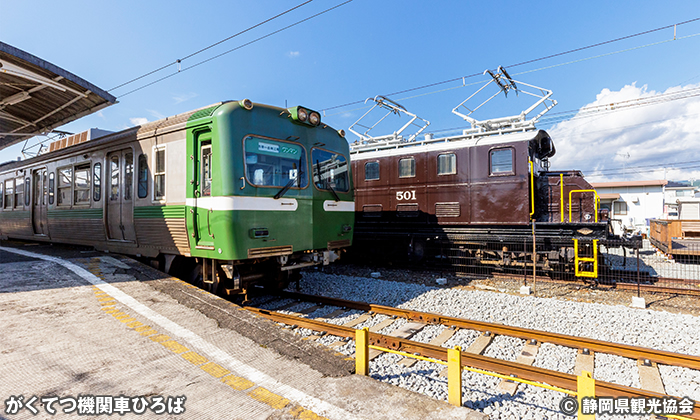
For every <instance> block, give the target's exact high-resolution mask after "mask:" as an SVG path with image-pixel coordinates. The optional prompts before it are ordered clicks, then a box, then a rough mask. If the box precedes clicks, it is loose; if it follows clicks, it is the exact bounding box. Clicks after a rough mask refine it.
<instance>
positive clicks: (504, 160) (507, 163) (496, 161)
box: [491, 149, 513, 175]
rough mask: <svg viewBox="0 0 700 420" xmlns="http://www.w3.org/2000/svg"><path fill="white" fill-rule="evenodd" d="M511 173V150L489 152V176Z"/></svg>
mask: <svg viewBox="0 0 700 420" xmlns="http://www.w3.org/2000/svg"><path fill="white" fill-rule="evenodd" d="M509 173H513V149H495V150H491V175H503V174H509Z"/></svg>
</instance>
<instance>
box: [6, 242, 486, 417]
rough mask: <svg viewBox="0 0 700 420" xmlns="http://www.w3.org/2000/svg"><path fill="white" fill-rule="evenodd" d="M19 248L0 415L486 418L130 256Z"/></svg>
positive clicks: (13, 264) (9, 282) (10, 265)
mask: <svg viewBox="0 0 700 420" xmlns="http://www.w3.org/2000/svg"><path fill="white" fill-rule="evenodd" d="M26 245H27V244H21V243H20V244H16V243H14V244H13V243H7V242H6V243H3V245H2V246H0V326H1V327H0V403H1V404H0V407H1V408H0V420H5V419H49V418H50V419H54V418H56V419H62V418H76V417H82V418H105V417H106V416H108V415H109V414H110V413H111V415H112V416H118V417H117V418H141V419H143V418H158V419H171V418H178V419H222V418H226V419H241V420H243V419H245V420H253V419H280V420H282V419H323V418H327V419H339V420H340V419H343V420H344V419H416V420H425V419H472V418H473V419H483V418H487V416H485V415H483V414H481V413H478V412H474V411H472V410H469V409H467V408H465V407H453V406H450V405H448V404H447V403H445V402H441V401H435V400H433V399H431V398H428V397H425V396H422V395H419V394H415V393H412V392H409V391H406V390H404V389H401V388H398V387H394V386H391V385H388V384H385V383H381V382H378V381H375V380H373V379H370V378H367V377H361V376H356V375H352V374H349V370H350V369H351V368H349V367H351V366H352V363H353V362H352V360H346V359H344V358H343V356H342V355H337V354H334V353H332V351H329V350H326V348H322V347H321V346H320V345H317V344H313V343H310V342H308V341H302V340H300V339H298V338H296V337H295V336H294V335H293V334H291V333H290V332H288V331H285V330H284V329H282V328H278V327H277V326H276V325H275V324H274V323H271V322H269V321H267V320H264V319H261V318H255V317H254V316H253V315H252V314H250V313H249V312H247V311H245V310H241V309H240V308H238V307H237V306H236V305H234V304H232V303H230V302H228V301H226V300H223V299H221V298H219V297H217V296H214V295H211V294H209V293H207V292H204V291H202V290H200V289H197V288H195V287H194V286H191V285H189V284H187V283H184V282H182V281H180V280H177V279H174V278H171V277H167V276H165V275H162V274H160V273H158V272H155V271H154V270H152V269H151V268H150V267H147V266H145V265H143V264H141V263H139V262H137V261H134V260H131V259H128V258H125V257H121V256H116V255H113V254H102V253H97V252H95V251H90V250H86V249H83V250H80V249H76V248H61V247H52V246H47V245H37V246H26ZM309 361H312V362H309ZM316 362H317V363H316ZM33 411H36V415H35V414H34V413H33ZM139 413H142V414H139ZM113 418H114V417H113Z"/></svg>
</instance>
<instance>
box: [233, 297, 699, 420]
mask: <svg viewBox="0 0 700 420" xmlns="http://www.w3.org/2000/svg"><path fill="white" fill-rule="evenodd" d="M279 297H280V298H283V299H292V300H293V301H294V302H308V303H311V304H313V305H312V306H311V307H309V308H307V309H306V310H304V311H302V312H303V313H311V312H312V311H313V310H314V309H317V308H318V307H322V306H334V307H338V308H339V309H338V310H336V311H335V312H334V313H335V314H340V313H342V312H343V311H348V310H358V311H362V312H364V313H363V314H362V315H360V316H359V317H358V318H355V319H354V320H352V321H350V322H349V323H347V324H345V325H336V324H332V323H329V322H325V321H322V320H318V319H309V318H306V317H305V316H304V314H303V313H299V314H295V313H281V312H279V310H284V309H286V308H291V307H292V306H293V304H289V305H284V306H282V307H280V308H276V309H277V310H270V309H261V308H257V307H250V306H249V307H246V309H247V310H249V311H251V312H253V313H256V314H257V315H259V316H262V317H265V318H268V319H270V320H272V321H275V322H279V323H283V324H286V325H290V326H293V327H295V328H296V327H299V328H306V329H310V330H312V331H315V332H316V333H317V334H315V335H313V336H312V337H311V338H318V337H321V336H323V335H326V334H330V335H333V336H337V337H341V338H343V339H345V341H349V340H351V339H354V338H355V334H356V328H355V327H356V326H358V325H360V324H361V323H363V322H364V321H366V320H368V319H370V318H371V317H372V316H375V315H385V316H387V317H388V318H387V320H385V321H384V322H382V323H380V324H379V325H377V326H375V327H374V328H372V329H371V330H370V332H369V344H370V345H373V346H378V347H382V348H387V349H391V350H395V351H401V352H404V353H409V354H414V355H420V356H423V357H427V358H432V359H436V360H441V361H447V348H446V347H442V346H441V344H442V343H444V342H445V341H447V340H448V339H449V338H450V337H451V336H452V335H453V334H454V333H455V332H456V331H457V330H460V329H467V330H474V331H478V332H480V333H481V336H480V337H478V338H477V339H476V341H474V343H473V344H472V345H471V346H470V347H469V348H468V349H466V350H464V351H462V365H463V366H465V367H471V368H477V369H483V370H487V371H491V372H495V373H499V374H502V375H508V376H515V377H517V378H520V379H526V380H530V381H536V382H541V383H546V384H549V385H553V386H556V387H560V388H564V389H568V390H572V391H575V390H576V389H577V376H576V375H572V374H568V373H563V372H559V371H554V370H548V369H544V368H540V367H535V366H532V364H533V362H534V360H535V357H536V354H537V349H538V348H539V345H540V344H541V343H550V344H554V345H559V346H565V347H569V348H573V349H578V357H577V370H581V369H584V370H589V371H593V357H594V354H595V353H596V352H599V353H605V354H612V355H617V356H621V357H626V358H631V359H636V360H638V361H639V362H638V366H639V371H640V381H641V384H642V388H643V389H639V388H632V387H628V386H623V385H618V384H614V383H610V382H604V381H596V388H595V392H596V396H601V397H631V398H639V397H646V398H659V399H662V398H664V397H668V395H666V394H665V391H664V389H663V383H662V381H661V378H660V376H659V373H658V369H657V366H658V364H662V365H670V366H679V367H685V368H690V369H695V370H700V357H699V356H693V355H687V354H681V353H673V352H668V351H663V350H655V349H650V348H644V347H638V346H631V345H625V344H620V343H611V342H605V341H601V340H594V339H589V338H583V337H574V336H569V335H564V334H557V333H551V332H546V331H537V330H530V329H526V328H519V327H510V326H507V325H502V324H494V323H488V322H481V321H472V320H468V319H462V318H455V317H449V316H444V315H440V314H435V313H428V312H419V311H413V310H407V309H401V308H394V307H390V306H383V305H375V304H370V303H365V302H355V301H350V300H344V299H336V298H329V297H322V296H314V295H308V294H302V293H293V292H284V293H281V294H280V295H279ZM398 319H405V320H406V321H407V322H406V323H405V324H404V325H403V327H401V328H399V329H397V330H396V331H392V332H391V333H390V334H380V333H379V332H377V331H379V330H381V329H382V328H385V327H387V326H389V325H390V324H391V323H392V321H395V320H398ZM428 325H442V326H445V327H447V329H446V330H444V331H443V333H442V334H440V336H439V337H436V338H435V339H433V340H432V341H431V342H430V343H423V342H419V341H415V340H412V339H411V337H412V336H413V335H415V334H416V333H417V332H418V331H420V330H421V329H422V328H424V327H425V326H428ZM497 335H502V336H509V337H515V338H519V339H523V340H526V345H525V347H524V348H523V351H522V353H521V355H520V357H518V360H516V361H514V362H513V361H506V360H501V359H496V358H492V357H487V356H483V355H482V353H483V352H484V350H485V349H486V348H487V347H488V345H489V344H490V343H491V341H492V340H493V338H494V337H495V336H497ZM345 341H341V343H345ZM373 353H374V354H373V355H371V356H370V357H371V358H373V357H376V356H378V355H379V354H381V352H380V351H378V350H373ZM408 363H410V362H408ZM645 376H646V380H645V379H644V377H645ZM499 388H500V390H501V391H503V392H510V393H511V394H514V393H515V391H516V389H517V383H515V382H511V381H503V382H502V383H501V385H499ZM689 417H690V418H697V419H700V404H699V403H698V402H696V403H695V405H694V411H693V414H691V415H689Z"/></svg>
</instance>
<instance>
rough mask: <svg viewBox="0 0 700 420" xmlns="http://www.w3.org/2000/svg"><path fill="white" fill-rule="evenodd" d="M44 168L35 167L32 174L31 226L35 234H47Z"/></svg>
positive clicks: (46, 190)
mask: <svg viewBox="0 0 700 420" xmlns="http://www.w3.org/2000/svg"><path fill="white" fill-rule="evenodd" d="M47 183H48V180H47V174H46V169H37V170H35V171H34V172H33V175H32V184H33V185H32V187H33V188H32V191H33V192H34V194H33V204H32V226H33V228H34V234H35V235H47V234H48V233H49V232H48V226H47V220H46V204H47V199H48V197H47V196H48V189H47Z"/></svg>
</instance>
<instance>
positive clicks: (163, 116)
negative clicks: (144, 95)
mask: <svg viewBox="0 0 700 420" xmlns="http://www.w3.org/2000/svg"><path fill="white" fill-rule="evenodd" d="M146 111H148V113H149V114H151V115H153V117H154V118H155V119H157V120H162V119H163V118H165V115H163V114H161V113H160V112H158V111H155V110H153V109H147V110H146Z"/></svg>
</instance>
